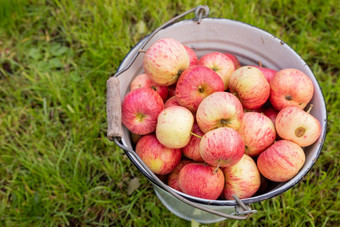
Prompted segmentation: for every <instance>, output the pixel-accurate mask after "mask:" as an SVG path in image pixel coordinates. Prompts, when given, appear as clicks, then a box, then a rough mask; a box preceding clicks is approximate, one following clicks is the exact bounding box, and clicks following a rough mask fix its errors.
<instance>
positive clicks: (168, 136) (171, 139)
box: [156, 106, 194, 148]
mask: <svg viewBox="0 0 340 227" xmlns="http://www.w3.org/2000/svg"><path fill="white" fill-rule="evenodd" d="M193 124H194V116H193V115H192V113H191V112H190V111H189V110H188V109H187V108H185V107H182V106H170V107H168V108H165V109H164V110H162V111H161V112H160V113H159V115H158V118H157V126H156V136H157V139H158V140H159V142H160V143H161V144H163V145H164V146H166V147H170V148H182V147H185V146H186V145H187V144H188V143H189V141H190V137H191V130H192V126H193Z"/></svg>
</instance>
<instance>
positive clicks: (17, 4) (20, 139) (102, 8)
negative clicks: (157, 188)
mask: <svg viewBox="0 0 340 227" xmlns="http://www.w3.org/2000/svg"><path fill="white" fill-rule="evenodd" d="M199 4H206V5H208V6H209V7H210V16H211V17H220V18H230V19H235V20H239V21H243V22H246V23H249V24H252V25H255V26H257V27H260V28H262V29H264V30H267V31H268V32H270V33H272V34H274V35H276V36H278V37H280V38H281V39H282V40H284V41H285V42H286V43H287V44H289V45H290V46H291V47H292V48H293V49H295V50H296V51H297V52H298V53H299V54H300V55H301V56H302V58H303V59H304V60H305V61H306V62H307V64H308V65H309V66H310V68H311V69H312V71H313V72H314V74H315V76H316V77H317V79H318V80H319V83H320V86H321V88H322V90H323V93H324V96H325V99H326V102H327V110H328V130H327V137H326V141H325V144H324V148H323V150H322V152H321V155H320V158H319V159H318V160H317V162H316V163H315V165H314V166H313V168H312V169H311V171H310V172H309V173H308V174H307V175H306V176H305V177H304V178H303V180H302V181H301V182H300V183H299V184H298V185H296V186H294V187H293V188H292V189H290V190H289V191H287V192H285V193H283V194H281V195H279V196H277V197H275V198H273V199H269V200H265V201H263V202H260V203H257V204H253V205H252V207H253V208H254V209H257V210H258V213H257V214H255V215H253V216H251V217H250V218H249V219H248V220H246V221H235V220H227V221H224V222H220V223H216V224H212V225H209V226H249V225H260V226H272V225H275V226H302V225H305V226H338V225H339V224H340V220H339V215H340V202H339V199H340V197H339V191H340V184H339V155H338V149H339V147H340V140H339V137H340V135H339V132H340V124H339V111H340V101H339V89H340V80H339V71H340V58H339V54H340V53H339V43H340V6H339V4H338V2H337V1H335V0H329V1H306V0H303V1H292V0H291V1H290V0H276V1H245V0H239V1H226V2H225V1H222V0H216V1H188V0H181V1H169V0H167V1H159V2H157V3H156V4H155V3H154V2H153V1H122V0H115V1H112V0H103V1H80V0H78V1H67V0H54V1H53V0H51V1H47V0H45V1H44V0H42V1H39V0H2V1H0V224H1V225H2V226H102V225H103V226H109V225H111V226H190V225H191V223H190V222H187V221H184V220H182V219H180V218H178V217H177V216H175V215H173V214H172V213H171V212H169V211H168V210H167V209H166V208H165V207H164V206H162V204H161V203H160V201H159V200H158V198H157V197H156V196H155V194H154V191H153V189H152V185H151V183H150V182H148V180H147V179H146V178H145V177H144V176H143V175H142V174H141V173H140V172H139V171H138V170H137V169H136V167H134V166H133V165H132V164H131V162H130V161H129V160H128V158H127V157H126V156H125V155H124V153H123V151H122V150H120V149H118V148H117V147H116V146H115V145H114V144H113V143H112V142H110V141H109V140H108V139H107V138H106V130H107V124H106V104H105V102H106V85H105V84H106V80H107V79H108V77H109V75H110V74H111V73H113V72H115V71H116V70H117V68H118V66H119V64H120V62H121V61H122V60H123V58H124V56H125V55H126V54H127V53H128V51H129V50H130V49H131V47H133V46H134V45H135V44H136V43H137V42H138V41H139V40H140V39H142V38H143V37H144V36H145V35H147V34H149V33H150V32H151V31H153V30H154V29H155V28H157V27H158V26H160V25H161V24H163V23H164V22H166V21H168V20H169V19H170V18H173V17H174V16H176V15H178V14H179V13H182V12H184V11H186V10H189V9H191V8H193V7H195V6H197V5H199ZM186 18H187V19H189V18H192V15H189V16H187V17H186ZM134 178H138V179H139V181H140V186H139V187H138V189H136V190H134V191H133V192H132V194H131V195H129V194H128V191H127V190H128V185H129V182H131V180H132V179H134ZM193 225H194V223H193Z"/></svg>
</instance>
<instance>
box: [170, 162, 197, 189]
mask: <svg viewBox="0 0 340 227" xmlns="http://www.w3.org/2000/svg"><path fill="white" fill-rule="evenodd" d="M189 163H194V161H192V160H189V159H183V160H181V161H180V163H179V164H178V165H177V166H176V168H175V169H174V170H173V171H172V172H171V173H170V174H169V176H168V181H167V183H168V185H169V186H170V187H172V188H173V189H176V190H177V191H181V189H180V187H179V185H178V177H179V172H180V171H181V169H182V168H183V167H184V166H185V165H187V164H189Z"/></svg>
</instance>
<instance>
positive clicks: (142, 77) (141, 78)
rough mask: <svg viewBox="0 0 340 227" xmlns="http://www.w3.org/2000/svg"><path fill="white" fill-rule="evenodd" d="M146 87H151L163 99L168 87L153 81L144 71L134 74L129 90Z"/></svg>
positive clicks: (165, 96) (166, 94) (166, 95)
mask: <svg viewBox="0 0 340 227" xmlns="http://www.w3.org/2000/svg"><path fill="white" fill-rule="evenodd" d="M141 87H147V88H152V89H154V90H155V91H157V93H158V94H159V95H160V96H161V97H162V99H163V101H165V100H166V98H167V97H168V88H167V87H166V86H161V85H159V84H156V83H155V82H153V81H152V80H151V79H150V78H149V77H148V76H147V75H146V74H145V73H143V74H139V75H138V76H136V77H135V78H134V79H133V80H132V81H131V84H130V91H132V90H135V89H137V88H141Z"/></svg>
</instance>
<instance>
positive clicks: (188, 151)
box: [182, 123, 204, 162]
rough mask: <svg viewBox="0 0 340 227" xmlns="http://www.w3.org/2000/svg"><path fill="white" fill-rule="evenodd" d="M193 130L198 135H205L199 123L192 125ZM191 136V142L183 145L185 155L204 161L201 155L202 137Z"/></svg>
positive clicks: (197, 160)
mask: <svg viewBox="0 0 340 227" xmlns="http://www.w3.org/2000/svg"><path fill="white" fill-rule="evenodd" d="M192 132H193V133H194V134H195V135H197V136H200V137H202V136H203V135H204V133H203V132H202V131H201V130H200V128H199V127H198V125H197V124H196V123H194V125H193V127H192ZM195 135H193V136H191V139H190V141H189V143H188V144H187V145H186V146H185V147H183V149H182V151H183V155H184V156H185V157H187V158H190V159H192V160H194V161H196V162H203V161H204V160H203V158H202V156H201V153H200V142H201V138H199V137H197V136H195Z"/></svg>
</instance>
